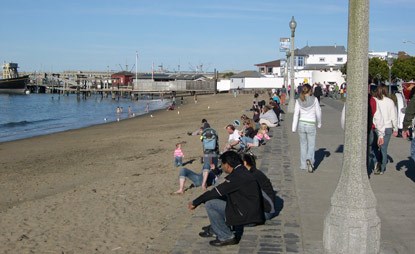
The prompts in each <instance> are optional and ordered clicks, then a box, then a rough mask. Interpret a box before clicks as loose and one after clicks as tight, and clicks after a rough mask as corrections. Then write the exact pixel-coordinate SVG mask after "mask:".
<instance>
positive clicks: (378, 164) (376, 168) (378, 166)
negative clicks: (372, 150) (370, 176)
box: [374, 162, 381, 175]
mask: <svg viewBox="0 0 415 254" xmlns="http://www.w3.org/2000/svg"><path fill="white" fill-rule="evenodd" d="M380 173H381V171H380V163H379V162H376V165H375V169H374V174H375V175H379V174H380Z"/></svg>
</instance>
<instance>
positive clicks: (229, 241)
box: [209, 237, 239, 247]
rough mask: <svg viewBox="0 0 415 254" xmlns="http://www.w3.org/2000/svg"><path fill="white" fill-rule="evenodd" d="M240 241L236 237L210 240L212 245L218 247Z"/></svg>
mask: <svg viewBox="0 0 415 254" xmlns="http://www.w3.org/2000/svg"><path fill="white" fill-rule="evenodd" d="M238 243H239V241H238V240H237V239H236V238H235V237H234V238H232V239H229V240H225V241H221V240H219V239H216V240H213V241H210V242H209V244H210V245H212V246H216V247H221V246H226V245H235V244H238Z"/></svg>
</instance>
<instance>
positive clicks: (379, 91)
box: [374, 84, 388, 100]
mask: <svg viewBox="0 0 415 254" xmlns="http://www.w3.org/2000/svg"><path fill="white" fill-rule="evenodd" d="M387 91H388V89H387V88H386V86H385V84H380V85H378V87H377V88H376V91H375V93H374V96H375V97H376V98H377V99H379V100H382V99H383V97H384V96H386V95H388V92H387Z"/></svg>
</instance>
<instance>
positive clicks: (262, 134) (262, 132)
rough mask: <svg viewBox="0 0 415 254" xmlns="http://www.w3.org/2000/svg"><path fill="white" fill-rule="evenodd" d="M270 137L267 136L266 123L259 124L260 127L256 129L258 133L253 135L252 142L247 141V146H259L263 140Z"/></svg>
mask: <svg viewBox="0 0 415 254" xmlns="http://www.w3.org/2000/svg"><path fill="white" fill-rule="evenodd" d="M270 139H271V138H270V137H269V136H268V126H267V125H266V124H264V123H263V124H261V127H260V128H259V130H258V133H257V134H256V135H255V137H254V142H253V143H248V147H255V146H259V145H260V144H264V143H265V140H270Z"/></svg>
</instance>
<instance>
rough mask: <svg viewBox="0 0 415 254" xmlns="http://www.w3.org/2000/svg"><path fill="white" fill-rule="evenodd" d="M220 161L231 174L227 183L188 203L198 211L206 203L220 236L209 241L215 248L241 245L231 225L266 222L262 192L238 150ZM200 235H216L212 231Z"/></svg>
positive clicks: (217, 234)
mask: <svg viewBox="0 0 415 254" xmlns="http://www.w3.org/2000/svg"><path fill="white" fill-rule="evenodd" d="M220 159H221V160H222V170H223V171H225V172H226V173H227V174H228V175H227V176H226V177H225V181H224V182H223V183H221V184H219V185H218V186H216V187H215V188H213V189H212V190H210V191H207V192H205V193H204V194H202V195H201V196H199V197H198V198H196V199H195V200H193V201H192V202H190V203H189V204H188V208H189V209H190V210H194V209H195V208H196V207H197V206H199V205H200V204H202V203H205V208H206V212H207V214H208V217H209V221H210V225H211V230H212V231H213V233H214V234H216V236H217V238H216V240H213V241H210V242H209V244H210V245H213V246H225V245H233V244H238V243H239V239H238V238H236V237H235V235H234V233H233V232H232V231H231V229H230V226H234V227H240V226H243V225H247V224H254V225H257V224H263V223H264V211H263V205H262V196H261V191H260V189H259V186H258V184H257V182H256V180H255V178H254V177H253V176H252V174H251V173H250V172H249V171H248V170H247V169H246V168H245V167H244V166H243V162H242V159H241V157H240V156H239V155H238V154H237V153H236V152H234V151H227V152H225V153H223V154H222V155H221V156H220ZM199 235H200V236H202V237H210V236H213V235H212V234H210V233H209V232H201V233H200V234H199Z"/></svg>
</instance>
